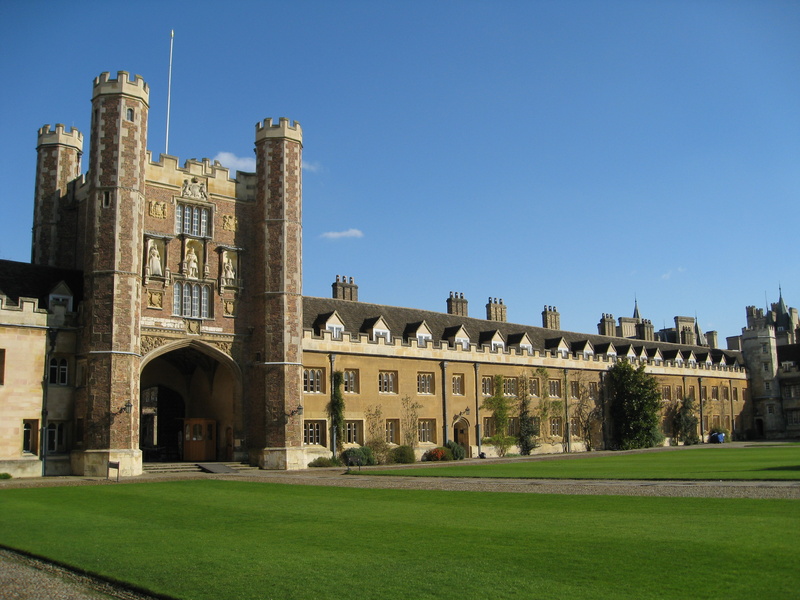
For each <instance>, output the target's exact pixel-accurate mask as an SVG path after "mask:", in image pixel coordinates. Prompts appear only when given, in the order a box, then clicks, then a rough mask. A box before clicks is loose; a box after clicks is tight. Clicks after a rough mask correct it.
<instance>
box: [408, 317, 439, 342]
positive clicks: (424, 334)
mask: <svg viewBox="0 0 800 600" xmlns="http://www.w3.org/2000/svg"><path fill="white" fill-rule="evenodd" d="M403 338H404V339H405V340H406V341H410V340H413V339H416V340H417V345H418V346H425V345H426V344H427V343H428V342H430V341H431V340H433V333H432V332H431V328H430V327H428V324H427V323H426V322H425V321H417V322H416V323H409V324H408V325H406V329H405V331H404V332H403Z"/></svg>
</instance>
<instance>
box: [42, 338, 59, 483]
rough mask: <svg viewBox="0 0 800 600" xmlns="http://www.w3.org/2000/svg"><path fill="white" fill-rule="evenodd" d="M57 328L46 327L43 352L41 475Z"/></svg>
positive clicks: (44, 468)
mask: <svg viewBox="0 0 800 600" xmlns="http://www.w3.org/2000/svg"><path fill="white" fill-rule="evenodd" d="M57 338H58V329H51V328H48V330H47V342H48V344H47V352H45V354H44V377H43V378H42V432H41V435H40V436H39V443H40V448H41V450H40V454H41V457H42V477H44V476H46V475H47V414H48V412H47V391H48V388H49V387H50V376H49V375H50V359H51V358H52V356H53V352H54V351H55V349H56V339H57ZM56 378H58V367H57V366H56Z"/></svg>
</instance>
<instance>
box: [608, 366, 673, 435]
mask: <svg viewBox="0 0 800 600" xmlns="http://www.w3.org/2000/svg"><path fill="white" fill-rule="evenodd" d="M606 381H607V384H608V387H609V391H610V392H611V397H612V400H611V422H612V425H613V429H614V441H615V443H616V446H617V447H618V448H619V449H621V450H631V449H634V448H651V447H653V446H658V445H660V444H661V443H663V441H664V435H663V434H662V433H661V431H660V429H659V422H660V420H661V419H660V410H661V393H660V391H659V389H658V382H657V381H656V378H655V377H653V376H652V375H649V374H647V373H646V372H645V370H644V365H641V366H640V367H639V368H638V369H634V368H633V366H632V365H631V364H630V363H628V362H625V361H620V362H618V363H616V364H615V365H614V366H613V367H611V368H610V369H609V370H608V377H607V378H606Z"/></svg>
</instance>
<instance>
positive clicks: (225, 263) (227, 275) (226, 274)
mask: <svg viewBox="0 0 800 600" xmlns="http://www.w3.org/2000/svg"><path fill="white" fill-rule="evenodd" d="M222 279H223V281H224V282H225V284H226V285H233V282H234V280H235V279H236V271H235V270H234V269H233V261H232V260H231V259H230V257H229V256H228V253H227V252H226V253H225V255H224V256H223V258H222Z"/></svg>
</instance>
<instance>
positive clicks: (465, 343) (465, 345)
mask: <svg viewBox="0 0 800 600" xmlns="http://www.w3.org/2000/svg"><path fill="white" fill-rule="evenodd" d="M456 346H461V348H462V349H464V350H469V338H463V337H457V338H456Z"/></svg>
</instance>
